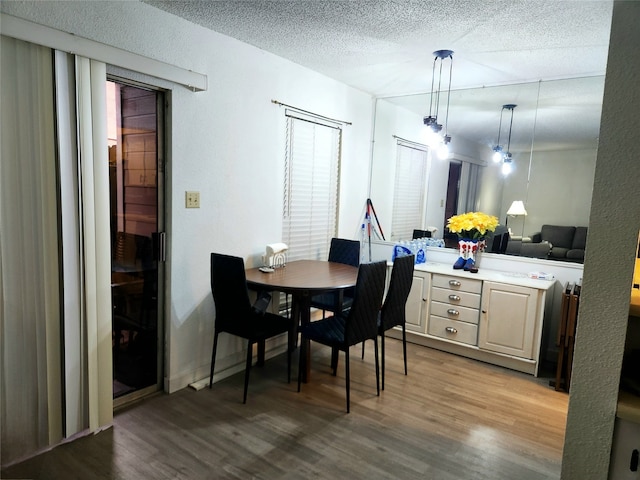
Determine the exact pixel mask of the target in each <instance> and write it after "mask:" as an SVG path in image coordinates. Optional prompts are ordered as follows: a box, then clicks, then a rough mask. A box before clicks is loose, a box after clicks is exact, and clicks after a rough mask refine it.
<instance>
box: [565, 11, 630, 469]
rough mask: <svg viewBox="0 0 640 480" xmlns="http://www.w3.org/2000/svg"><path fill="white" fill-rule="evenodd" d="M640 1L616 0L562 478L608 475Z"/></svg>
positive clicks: (625, 266)
mask: <svg viewBox="0 0 640 480" xmlns="http://www.w3.org/2000/svg"><path fill="white" fill-rule="evenodd" d="M639 18H640V2H627V1H616V2H615V3H614V7H613V20H612V26H611V42H610V45H609V58H608V62H607V76H606V80H605V91H604V101H603V108H602V123H601V126H600V136H599V137H600V140H599V146H598V156H597V164H596V169H595V179H594V189H593V201H592V204H591V215H590V218H589V235H588V238H587V248H588V250H589V256H588V257H587V258H586V261H585V265H584V283H583V288H582V295H581V300H580V314H579V317H578V327H577V332H576V346H575V356H574V361H573V372H572V377H571V393H570V395H569V412H568V416H567V429H566V435H565V443H564V454H563V460H562V477H561V478H562V479H565V480H573V479H578V478H580V479H582V478H588V479H592V480H599V479H606V478H607V477H608V466H609V459H610V450H611V437H612V432H613V427H614V420H615V413H616V402H617V398H618V386H619V380H620V369H621V364H622V355H623V352H624V343H625V332H626V326H627V320H628V315H629V303H630V295H631V283H632V279H633V268H634V264H635V254H636V248H637V240H638V228H639V226H640V225H639V220H638V219H640V194H638V175H637V169H638V158H640V144H639V143H638V141H637V131H638V110H639V109H640V88H638V83H637V80H636V79H637V78H638V77H639V76H640V61H638V49H637V45H639V44H640V29H638V19H639Z"/></svg>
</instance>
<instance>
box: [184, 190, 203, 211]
mask: <svg viewBox="0 0 640 480" xmlns="http://www.w3.org/2000/svg"><path fill="white" fill-rule="evenodd" d="M184 193H185V198H184V200H185V207H187V208H200V192H184Z"/></svg>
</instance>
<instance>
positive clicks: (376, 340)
mask: <svg viewBox="0 0 640 480" xmlns="http://www.w3.org/2000/svg"><path fill="white" fill-rule="evenodd" d="M382 338H383V339H384V337H382ZM383 341H384V340H383ZM383 345H384V344H383ZM373 350H374V352H375V357H376V392H377V395H378V396H380V365H379V364H378V339H377V337H376V338H374V339H373ZM382 364H383V365H384V354H383V355H382ZM383 372H384V370H383ZM383 378H384V373H383ZM382 389H383V390H384V383H383V387H382Z"/></svg>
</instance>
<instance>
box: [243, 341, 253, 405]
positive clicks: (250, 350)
mask: <svg viewBox="0 0 640 480" xmlns="http://www.w3.org/2000/svg"><path fill="white" fill-rule="evenodd" d="M252 357H253V343H252V342H251V340H249V344H248V345H247V365H246V366H245V367H244V396H243V398H242V403H247V390H248V389H249V373H250V372H251V360H252Z"/></svg>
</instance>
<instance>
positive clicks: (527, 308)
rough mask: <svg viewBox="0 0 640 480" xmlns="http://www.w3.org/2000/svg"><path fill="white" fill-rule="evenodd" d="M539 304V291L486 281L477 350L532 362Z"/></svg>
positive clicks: (535, 345) (536, 344) (536, 353)
mask: <svg viewBox="0 0 640 480" xmlns="http://www.w3.org/2000/svg"><path fill="white" fill-rule="evenodd" d="M539 302H540V298H539V290H537V289H533V288H528V287H522V286H517V285H508V284H504V283H496V282H484V285H483V288H482V318H481V321H480V327H479V335H478V347H480V348H482V349H484V350H490V351H492V352H498V353H504V354H506V355H514V356H516V357H522V358H527V359H533V358H534V347H537V346H538V343H537V342H536V341H535V333H536V326H537V321H538V312H539V310H540V306H539ZM537 355H538V352H537V349H536V351H535V356H537Z"/></svg>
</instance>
